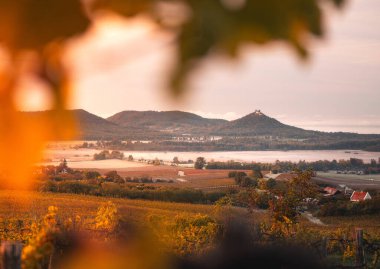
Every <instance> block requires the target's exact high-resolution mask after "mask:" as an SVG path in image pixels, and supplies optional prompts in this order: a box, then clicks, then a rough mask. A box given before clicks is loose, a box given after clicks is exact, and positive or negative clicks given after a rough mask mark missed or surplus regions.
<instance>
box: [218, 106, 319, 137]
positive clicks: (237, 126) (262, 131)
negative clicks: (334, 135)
mask: <svg viewBox="0 0 380 269" xmlns="http://www.w3.org/2000/svg"><path fill="white" fill-rule="evenodd" d="M320 133H321V132H316V131H308V130H304V129H301V128H297V127H293V126H290V125H286V124H283V123H281V122H279V121H278V120H276V119H274V118H271V117H268V116H266V115H265V114H263V113H262V112H261V111H260V110H256V111H255V112H253V113H251V114H249V115H247V116H244V117H242V118H240V119H237V120H234V121H230V122H227V123H225V124H224V125H223V126H221V127H220V128H218V129H216V130H215V131H214V134H216V135H220V136H280V137H289V138H307V137H312V136H316V135H318V134H320Z"/></svg>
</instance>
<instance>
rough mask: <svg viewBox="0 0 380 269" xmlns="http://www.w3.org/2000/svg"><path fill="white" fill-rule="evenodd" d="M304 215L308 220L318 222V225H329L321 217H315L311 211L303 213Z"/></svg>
mask: <svg viewBox="0 0 380 269" xmlns="http://www.w3.org/2000/svg"><path fill="white" fill-rule="evenodd" d="M301 215H302V216H304V217H305V218H306V219H307V220H308V221H310V222H311V223H314V224H317V225H321V226H327V225H326V224H324V223H323V222H322V221H321V220H320V219H318V218H316V217H314V216H313V215H312V214H311V213H309V212H304V213H302V214H301Z"/></svg>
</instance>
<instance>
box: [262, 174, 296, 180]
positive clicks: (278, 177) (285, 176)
mask: <svg viewBox="0 0 380 269" xmlns="http://www.w3.org/2000/svg"><path fill="white" fill-rule="evenodd" d="M261 173H262V174H263V177H264V179H275V180H277V181H290V180H292V179H294V178H295V177H296V176H297V174H295V173H278V174H274V173H272V172H266V173H265V172H264V173H263V172H261Z"/></svg>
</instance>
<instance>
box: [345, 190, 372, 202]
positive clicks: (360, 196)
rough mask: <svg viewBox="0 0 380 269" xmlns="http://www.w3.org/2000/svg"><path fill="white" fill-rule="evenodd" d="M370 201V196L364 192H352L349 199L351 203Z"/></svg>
mask: <svg viewBox="0 0 380 269" xmlns="http://www.w3.org/2000/svg"><path fill="white" fill-rule="evenodd" d="M371 199H372V197H371V195H370V194H369V193H368V192H366V191H354V192H353V193H352V195H351V197H350V201H351V202H362V201H366V200H371Z"/></svg>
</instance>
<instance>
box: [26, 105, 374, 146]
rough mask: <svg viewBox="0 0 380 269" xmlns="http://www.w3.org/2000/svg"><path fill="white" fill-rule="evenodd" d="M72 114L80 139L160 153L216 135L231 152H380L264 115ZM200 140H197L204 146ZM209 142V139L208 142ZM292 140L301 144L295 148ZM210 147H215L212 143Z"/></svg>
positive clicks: (351, 136)
mask: <svg viewBox="0 0 380 269" xmlns="http://www.w3.org/2000/svg"><path fill="white" fill-rule="evenodd" d="M68 112H70V113H72V114H73V115H74V116H75V117H76V118H77V122H78V125H79V129H80V137H78V139H84V140H151V141H161V142H160V143H161V145H160V146H159V147H157V150H161V149H162V148H164V146H163V144H162V143H164V144H165V143H166V142H165V141H171V142H170V143H172V142H173V141H175V140H177V141H185V140H183V139H182V140H181V139H180V138H181V137H198V138H199V139H200V137H214V136H218V137H222V138H225V139H227V140H228V143H229V146H228V148H227V149H230V148H234V146H233V145H234V144H236V143H237V141H238V142H239V146H238V147H236V148H238V149H244V148H245V147H247V146H245V145H247V143H248V141H249V143H250V145H251V146H250V148H254V145H258V144H260V143H261V145H262V147H263V148H264V149H265V148H271V147H272V146H273V145H274V144H276V143H277V144H276V145H278V146H281V147H283V148H288V146H291V147H293V146H294V145H295V144H294V143H298V144H296V147H297V148H307V146H310V145H314V144H319V145H322V144H323V147H325V148H326V149H328V148H329V145H334V147H335V146H336V147H341V148H344V147H346V146H347V145H351V144H352V145H353V146H354V147H357V148H360V147H361V145H365V146H366V147H367V148H374V149H376V150H377V149H378V148H379V147H380V135H378V134H368V135H364V134H355V133H343V132H337V133H327V132H319V131H310V130H304V129H302V128H298V127H294V126H290V125H286V124H284V123H281V122H280V121H278V120H276V119H274V118H271V117H268V116H267V115H265V114H264V113H262V112H261V111H260V110H256V111H255V112H253V113H251V114H249V115H246V116H244V117H242V118H239V119H237V120H233V121H227V120H223V119H209V118H204V117H201V116H199V115H196V114H194V113H189V112H183V111H162V112H159V111H122V112H119V113H117V114H115V115H113V116H111V117H109V118H107V119H104V118H102V117H99V116H96V115H94V114H92V113H89V112H87V111H85V110H83V109H77V110H71V111H68ZM50 113H52V112H51V111H42V112H23V115H25V116H28V117H29V118H31V119H33V120H38V119H44V120H46V118H47V116H48V115H49V114H50ZM198 138H197V139H198ZM197 139H195V140H192V141H193V142H194V141H198V142H200V141H202V140H197ZM231 139H232V140H231ZM273 139H275V140H276V143H273V142H272V141H273ZM227 140H226V141H227ZM205 141H208V140H203V142H205ZM223 141H224V140H223ZM231 141H232V142H231ZM234 141H235V142H234ZM263 141H264V144H263V143H262V142H263ZM284 141H285V142H284ZM292 141H296V142H294V143H293V142H292ZM304 141H308V142H307V143H309V144H307V143H304ZM321 141H322V142H321ZM374 141H375V142H376V143H374ZM208 142H210V143H211V141H210V140H209V141H208ZM167 143H169V142H167ZM221 143H223V142H220V143H219V147H218V148H217V149H224V147H221V146H220V144H221ZM321 143H322V144H321ZM275 147H277V146H275ZM210 148H212V147H210ZM155 149H156V148H154V147H153V148H151V150H155Z"/></svg>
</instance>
